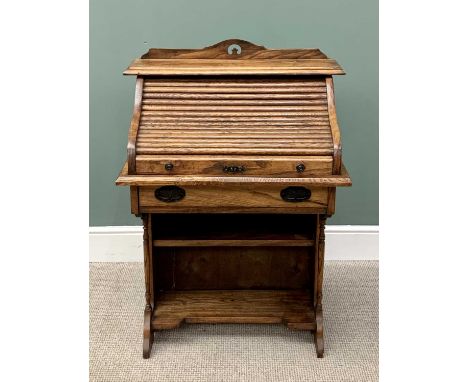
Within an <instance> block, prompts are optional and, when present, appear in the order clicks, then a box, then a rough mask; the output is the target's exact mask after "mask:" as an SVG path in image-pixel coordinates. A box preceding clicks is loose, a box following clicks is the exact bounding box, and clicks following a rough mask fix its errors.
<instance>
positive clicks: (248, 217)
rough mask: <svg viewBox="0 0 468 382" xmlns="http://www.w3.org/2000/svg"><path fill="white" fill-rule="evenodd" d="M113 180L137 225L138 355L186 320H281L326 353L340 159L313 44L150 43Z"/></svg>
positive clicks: (135, 68) (323, 68)
mask: <svg viewBox="0 0 468 382" xmlns="http://www.w3.org/2000/svg"><path fill="white" fill-rule="evenodd" d="M125 74H133V75H136V76H137V80H136V91H135V106H134V111H133V118H132V121H131V125H130V131H129V137H128V146H127V153H128V160H127V163H126V164H125V166H124V168H123V170H122V172H121V174H120V176H119V178H118V179H117V184H118V185H126V186H130V195H131V211H132V213H134V214H135V215H138V216H141V218H142V219H143V225H144V236H143V237H144V264H145V281H146V293H145V297H146V307H145V311H144V330H143V357H145V358H148V357H149V356H150V352H151V346H152V343H153V338H154V333H155V331H157V330H160V329H172V328H176V327H178V326H179V325H180V324H181V323H183V322H186V323H284V324H286V325H287V326H288V327H289V328H292V329H299V330H310V331H311V332H312V333H313V334H314V339H315V346H316V352H317V356H318V357H322V355H323V349H324V344H323V316H322V280H323V260H324V245H325V234H324V226H325V220H326V218H327V217H329V216H331V215H332V214H333V213H334V209H335V191H336V187H337V186H350V185H351V180H350V178H349V176H348V174H347V172H346V169H345V167H344V166H343V165H342V162H341V141H340V130H339V127H338V122H337V118H336V112H335V101H334V94H333V80H332V77H331V76H332V75H334V74H344V72H343V70H342V69H341V67H340V66H339V65H338V64H337V63H336V61H334V60H331V59H329V58H328V57H327V56H326V55H325V54H323V53H322V52H321V51H320V50H318V49H288V50H273V49H272V50H270V49H266V48H264V47H262V46H257V45H254V44H252V43H249V42H247V41H242V40H227V41H223V42H220V43H218V44H216V45H213V46H210V47H207V48H204V49H199V50H189V49H150V50H149V51H148V52H147V53H146V54H145V55H143V56H142V58H141V59H137V60H135V61H133V62H132V63H131V65H130V66H129V68H128V69H127V70H126V71H125Z"/></svg>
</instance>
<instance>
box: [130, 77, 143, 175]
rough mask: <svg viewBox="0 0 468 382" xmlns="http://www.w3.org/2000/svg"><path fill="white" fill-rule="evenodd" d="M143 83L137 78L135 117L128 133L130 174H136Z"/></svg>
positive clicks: (140, 78)
mask: <svg viewBox="0 0 468 382" xmlns="http://www.w3.org/2000/svg"><path fill="white" fill-rule="evenodd" d="M143 83H144V80H143V78H142V77H137V80H136V87H135V104H134V106H133V117H132V122H131V123H130V129H129V131H128V144H127V163H128V173H129V174H136V158H135V157H136V140H137V136H138V129H139V126H140V115H141V101H142V97H143Z"/></svg>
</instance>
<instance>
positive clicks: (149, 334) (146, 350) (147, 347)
mask: <svg viewBox="0 0 468 382" xmlns="http://www.w3.org/2000/svg"><path fill="white" fill-rule="evenodd" d="M141 218H142V220H143V250H144V262H145V300H146V305H145V314H144V322H143V358H149V357H150V354H151V347H152V345H153V339H154V333H153V329H152V328H151V319H152V317H153V307H152V305H151V300H152V293H151V291H152V286H151V285H152V284H151V283H152V277H151V274H152V259H151V252H152V251H151V248H150V245H152V243H151V242H150V233H149V232H148V231H149V229H148V226H149V225H151V222H150V219H151V215H149V214H143V215H142V216H141Z"/></svg>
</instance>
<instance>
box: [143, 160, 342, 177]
mask: <svg viewBox="0 0 468 382" xmlns="http://www.w3.org/2000/svg"><path fill="white" fill-rule="evenodd" d="M332 162H333V158H332V157H331V156H329V157H327V156H322V157H318V156H317V157H307V156H305V157H293V156H254V157H249V156H241V155H234V156H210V155H179V156H175V155H167V156H161V155H138V156H137V164H136V168H137V173H138V174H146V175H151V174H152V175H168V176H173V175H191V174H199V175H208V176H209V175H219V176H226V173H225V172H224V166H238V167H242V168H244V171H242V174H233V175H231V176H245V175H247V176H265V177H299V178H304V177H310V176H321V175H331V173H332ZM168 164H170V165H171V166H172V167H171V169H170V170H167V169H166V165H168ZM298 165H304V166H305V169H304V170H303V171H302V172H298V170H297V166H298Z"/></svg>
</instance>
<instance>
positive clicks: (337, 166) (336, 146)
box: [326, 77, 341, 175]
mask: <svg viewBox="0 0 468 382" xmlns="http://www.w3.org/2000/svg"><path fill="white" fill-rule="evenodd" d="M326 83H327V97H328V119H329V121H330V128H331V133H332V139H333V174H335V175H336V174H340V173H341V133H340V127H339V126H338V118H337V116H336V107H335V90H334V86H333V78H332V77H328V78H327V79H326Z"/></svg>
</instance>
